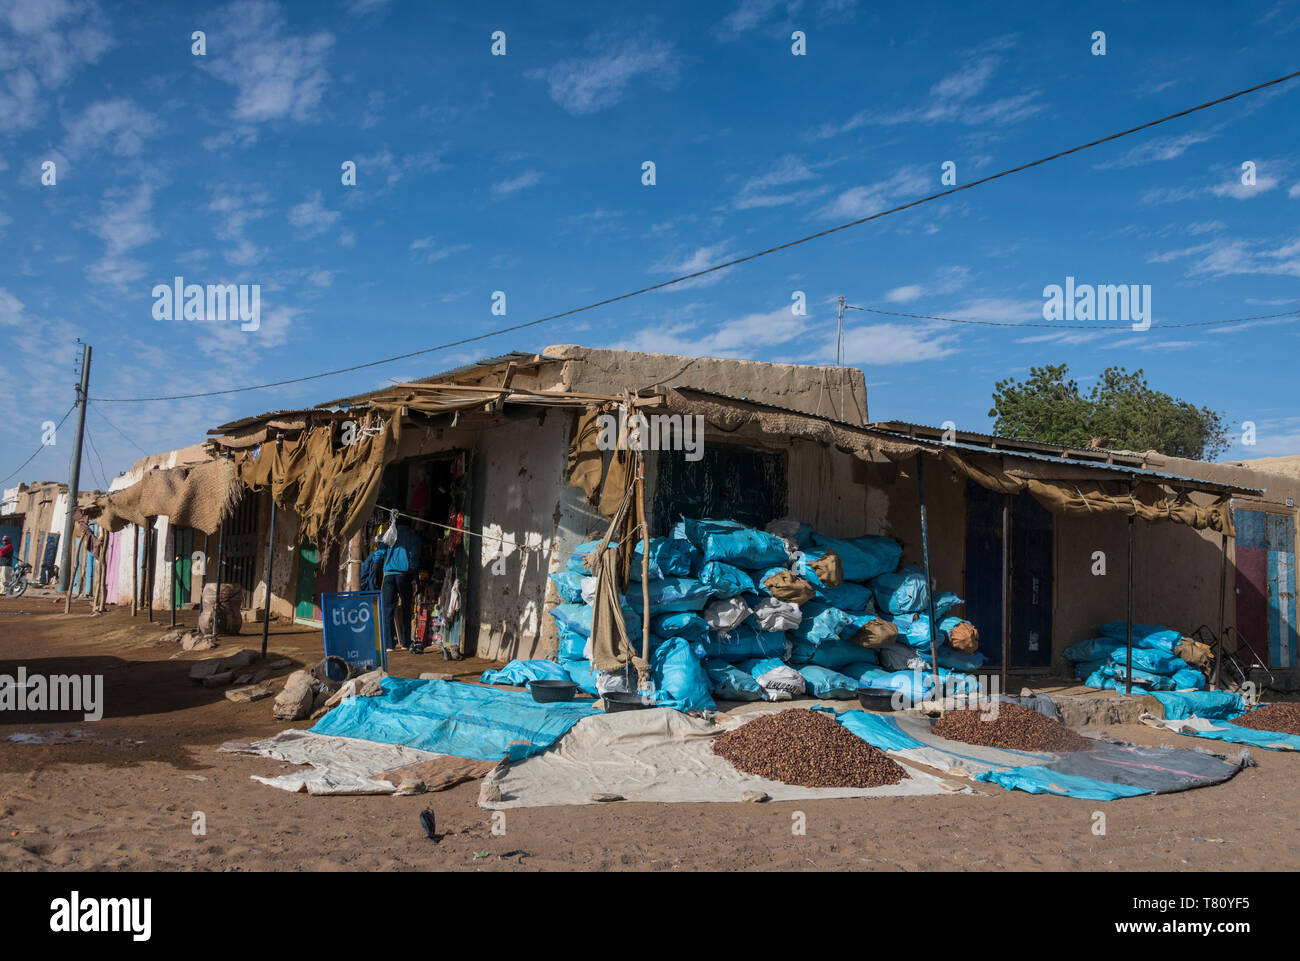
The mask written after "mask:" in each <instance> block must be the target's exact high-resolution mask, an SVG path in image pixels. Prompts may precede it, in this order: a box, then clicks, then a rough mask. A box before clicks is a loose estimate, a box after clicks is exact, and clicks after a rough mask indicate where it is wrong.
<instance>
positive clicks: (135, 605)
mask: <svg viewBox="0 0 1300 961" xmlns="http://www.w3.org/2000/svg"><path fill="white" fill-rule="evenodd" d="M139 576H140V525H139V524H132V525H131V616H132V617H135V616H136V614H138V613H139V611H140V589H139V587H138V586H137V584H136V582H137V581H138V580H139Z"/></svg>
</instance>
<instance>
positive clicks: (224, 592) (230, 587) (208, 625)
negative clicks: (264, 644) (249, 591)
mask: <svg viewBox="0 0 1300 961" xmlns="http://www.w3.org/2000/svg"><path fill="white" fill-rule="evenodd" d="M216 599H217V585H216V584H215V583H212V584H205V585H203V609H202V610H201V611H200V612H199V624H198V628H199V633H200V634H210V633H212V610H213V607H214V604H215V601H216ZM243 599H244V589H243V588H242V587H240V586H239V585H238V584H231V583H225V584H222V585H221V604H220V606H219V607H217V610H218V612H219V613H218V615H217V633H218V634H238V633H239V630H240V628H242V627H243V626H244V615H243V614H241V613H240V610H239V605H240V602H241V601H242V600H243Z"/></svg>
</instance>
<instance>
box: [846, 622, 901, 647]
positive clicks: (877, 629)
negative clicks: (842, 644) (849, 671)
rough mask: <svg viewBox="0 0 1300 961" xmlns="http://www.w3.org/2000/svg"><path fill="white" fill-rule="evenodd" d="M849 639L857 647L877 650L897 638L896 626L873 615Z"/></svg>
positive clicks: (887, 645)
mask: <svg viewBox="0 0 1300 961" xmlns="http://www.w3.org/2000/svg"><path fill="white" fill-rule="evenodd" d="M849 640H850V641H852V642H853V643H854V644H856V645H858V646H859V647H865V648H868V649H870V650H873V651H878V650H880V649H881V648H882V647H889V645H891V644H893V643H894V642H895V641H896V640H898V628H897V627H895V626H894V624H893V622H891V621H887V620H885V619H884V618H883V617H873V618H872V619H871V620H869V621H867V623H865V624H863V625H862V626H861V627H860V628H858V631H857V633H856V634H854V635H853V636H852V637H850V638H849Z"/></svg>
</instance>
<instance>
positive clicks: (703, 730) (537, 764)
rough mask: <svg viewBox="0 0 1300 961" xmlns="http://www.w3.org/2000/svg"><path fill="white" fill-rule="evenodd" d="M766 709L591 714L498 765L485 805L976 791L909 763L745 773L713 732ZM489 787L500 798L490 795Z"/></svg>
mask: <svg viewBox="0 0 1300 961" xmlns="http://www.w3.org/2000/svg"><path fill="white" fill-rule="evenodd" d="M767 713H770V712H768V711H755V712H753V713H748V714H744V715H740V716H733V717H730V718H727V719H726V720H725V721H724V722H723V723H721V724H718V723H714V722H712V721H707V720H704V719H703V718H697V717H690V716H687V715H685V714H679V713H677V712H675V711H668V710H661V709H651V710H646V711H622V712H619V713H616V714H607V715H603V716H599V717H593V718H588V719H587V720H585V721H583V722H582V723H581V724H578V725H577V726H576V727H574V728H573V730H571V731H570V732H569V733H568V734H567V735H566V736H565V737H564V739H563V740H561V741H560V742H559V743H558V744H556V745H554V746H553V747H552V748H551V749H550V750H548V751H546V752H545V753H542V754H539V755H537V756H536V757H532V758H529V759H528V760H526V761H524V762H522V763H519V764H510V765H508V766H506V767H504V768H499V769H498V770H496V771H493V772H492V774H490V775H489V776H488V777H487V778H486V779H485V780H484V782H483V787H484V791H483V792H482V793H480V796H479V806H480V807H484V808H489V809H500V808H518V807H547V806H553V805H561V804H591V803H593V802H592V795H593V794H610V793H612V794H620V795H622V796H623V797H624V798H625V799H626V800H628V801H633V802H636V801H642V802H646V801H649V802H658V803H665V802H668V803H678V802H702V801H739V800H740V799H741V796H742V795H743V794H744V793H745V792H746V791H762V792H764V793H766V794H767V795H768V796H769V797H771V799H772V800H773V801H807V800H814V799H817V798H837V797H862V798H870V797H918V796H923V795H939V794H972V793H976V792H973V791H972V790H971V789H970V788H961V787H959V786H957V785H953V784H952V783H951V782H947V783H948V786H946V787H945V782H944V781H942V780H941V779H940V778H937V777H935V776H934V775H932V774H928V773H926V772H924V771H920V770H917V769H916V768H913V767H911V766H910V765H907V764H904V765H903V768H904V770H906V771H907V775H908V776H907V777H906V778H904V779H903V780H902V781H901V782H900V783H898V784H891V785H885V786H882V787H875V788H805V787H796V786H794V785H791V784H782V783H780V782H779V781H768V780H766V779H764V778H760V777H755V776H754V775H752V774H745V773H743V772H741V771H738V770H736V768H735V767H733V766H732V764H731V762H730V761H728V760H726V759H725V758H722V757H718V756H717V755H716V754H714V753H713V751H712V749H711V741H712V740H713V738H714V736H716V735H718V734H721V733H722V732H724V731H727V730H730V729H731V728H733V727H735V726H737V725H739V724H744V723H747V722H748V721H750V720H752V719H754V718H756V717H760V716H762V715H764V714H767ZM488 788H492V789H494V790H493V791H492V795H493V796H499V797H500V800H494V801H489V800H486V798H487V797H488V794H487V789H488ZM954 788H955V789H954ZM497 792H499V794H498V793H497Z"/></svg>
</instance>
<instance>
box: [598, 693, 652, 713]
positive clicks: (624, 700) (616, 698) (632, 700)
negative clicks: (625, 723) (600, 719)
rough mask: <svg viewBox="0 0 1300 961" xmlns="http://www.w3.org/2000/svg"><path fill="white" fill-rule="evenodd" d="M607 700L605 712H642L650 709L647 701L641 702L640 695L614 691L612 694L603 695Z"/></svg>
mask: <svg viewBox="0 0 1300 961" xmlns="http://www.w3.org/2000/svg"><path fill="white" fill-rule="evenodd" d="M602 697H604V699H605V711H606V712H607V713H608V712H612V711H640V710H644V709H645V708H647V707H650V705H649V704H647V703H646V702H645V701H643V700H641V695H640V694H624V693H623V692H622V691H614V692H613V693H610V694H604V695H602Z"/></svg>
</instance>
